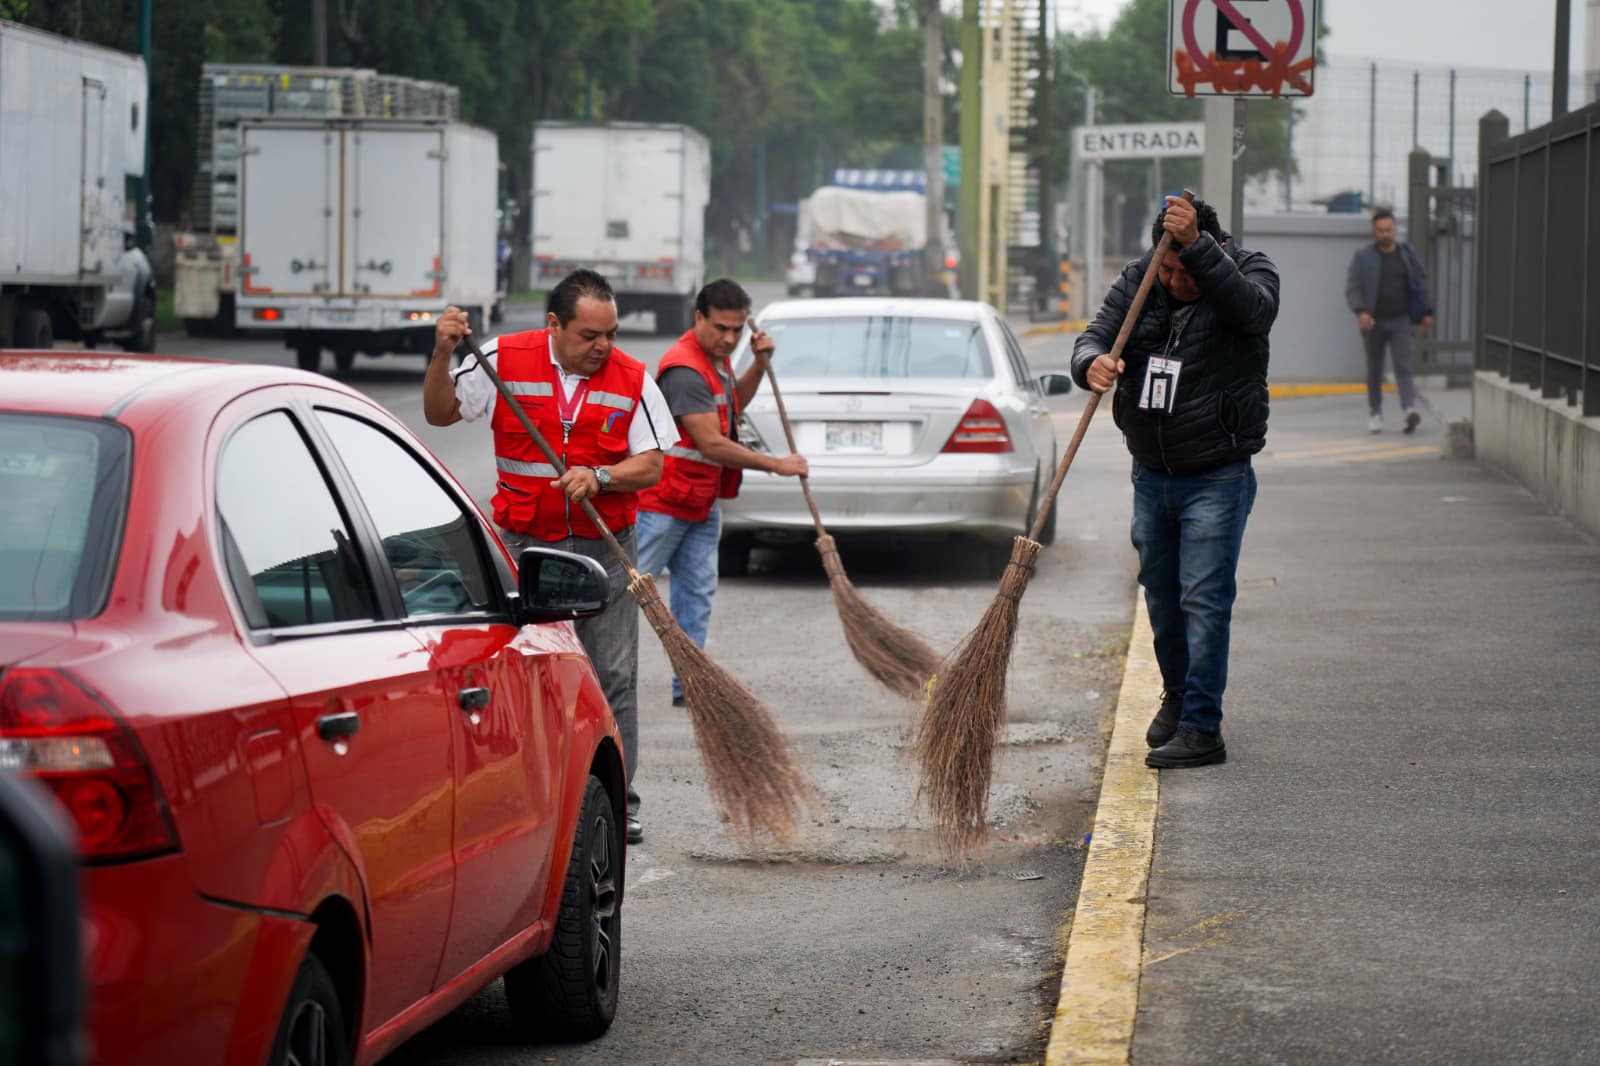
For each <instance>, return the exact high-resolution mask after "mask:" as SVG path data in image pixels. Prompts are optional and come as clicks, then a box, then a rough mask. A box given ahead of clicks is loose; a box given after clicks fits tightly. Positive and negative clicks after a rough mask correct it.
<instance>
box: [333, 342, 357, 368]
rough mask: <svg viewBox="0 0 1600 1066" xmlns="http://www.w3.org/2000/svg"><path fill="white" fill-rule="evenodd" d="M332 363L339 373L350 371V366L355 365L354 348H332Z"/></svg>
mask: <svg viewBox="0 0 1600 1066" xmlns="http://www.w3.org/2000/svg"><path fill="white" fill-rule="evenodd" d="M333 365H334V367H335V368H337V369H338V371H339V373H341V374H348V373H350V368H351V367H353V366H355V365H356V353H355V349H353V348H335V349H334V350H333Z"/></svg>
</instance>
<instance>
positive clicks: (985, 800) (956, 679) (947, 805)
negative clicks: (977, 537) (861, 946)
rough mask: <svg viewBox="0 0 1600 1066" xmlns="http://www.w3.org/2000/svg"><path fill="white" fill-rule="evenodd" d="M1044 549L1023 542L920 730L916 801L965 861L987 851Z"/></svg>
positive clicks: (943, 675)
mask: <svg viewBox="0 0 1600 1066" xmlns="http://www.w3.org/2000/svg"><path fill="white" fill-rule="evenodd" d="M1041 550H1043V546H1042V545H1040V544H1039V543H1038V542H1037V541H1032V540H1028V539H1027V538H1026V537H1018V538H1017V539H1016V541H1015V543H1014V544H1012V546H1011V560H1010V562H1008V563H1007V564H1006V572H1005V574H1004V576H1002V577H1001V579H1000V590H999V592H998V593H997V594H996V595H995V598H994V600H993V601H992V602H991V603H990V604H989V608H988V610H986V611H985V612H984V614H983V618H982V619H981V620H979V622H978V624H977V626H976V627H975V628H974V629H973V630H972V632H971V633H968V634H967V636H966V639H964V640H963V641H962V642H961V643H960V644H959V645H958V646H957V647H956V649H955V651H953V652H951V653H950V656H949V658H947V659H946V660H945V661H944V663H943V664H942V665H941V666H940V667H939V670H938V673H937V674H936V675H935V677H934V679H933V685H932V687H931V690H930V691H929V693H928V704H927V707H926V708H925V709H924V711H923V714H922V721H921V725H920V727H919V729H918V731H917V739H916V744H915V749H914V750H915V752H916V755H917V758H918V760H919V761H920V762H921V764H922V776H921V780H920V782H919V783H918V786H917V796H918V798H919V799H920V798H921V797H922V796H923V795H926V796H927V797H928V806H929V808H930V810H931V812H932V814H933V826H934V835H935V838H936V839H937V840H938V842H939V847H940V849H941V850H942V851H943V852H944V853H945V854H946V855H947V856H949V857H951V858H954V859H956V860H957V861H960V862H966V861H968V860H970V859H971V858H972V857H973V856H975V855H976V854H979V853H981V852H982V850H983V844H984V841H985V838H986V836H987V826H986V824H985V823H986V821H987V814H988V807H989V782H990V778H991V776H992V773H993V769H994V750H995V745H996V744H997V743H998V742H999V740H1000V737H1001V734H1002V733H1003V732H1004V731H1005V724H1006V675H1007V673H1008V671H1009V670H1010V667H1011V647H1012V644H1013V643H1014V642H1015V640H1016V635H1017V610H1018V606H1019V604H1020V602H1021V600H1022V594H1023V593H1024V592H1025V591H1027V588H1028V580H1029V578H1030V577H1032V575H1033V565H1034V561H1035V560H1036V559H1038V557H1039V552H1040V551H1041Z"/></svg>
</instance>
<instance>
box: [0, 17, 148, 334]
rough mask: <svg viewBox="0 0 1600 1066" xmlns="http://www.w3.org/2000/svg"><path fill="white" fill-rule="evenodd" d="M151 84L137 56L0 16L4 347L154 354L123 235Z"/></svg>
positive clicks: (142, 273) (140, 271)
mask: <svg viewBox="0 0 1600 1066" xmlns="http://www.w3.org/2000/svg"><path fill="white" fill-rule="evenodd" d="M147 84H148V83H147V80H146V77H145V66H144V60H143V59H141V58H139V57H138V56H131V55H124V54H123V53H121V52H114V51H112V50H111V49H108V48H100V47H97V46H95V45H90V44H84V43H83V42H81V41H74V40H69V39H67V38H65V37H58V36H56V35H54V34H50V33H44V32H41V31H39V30H34V29H30V28H28V27H26V26H19V25H17V24H16V23H14V22H4V21H0V348H9V347H18V348H48V347H50V346H51V345H52V344H54V343H55V341H56V339H57V338H63V339H69V340H81V341H83V342H84V343H85V344H87V345H89V346H91V347H93V346H94V345H96V344H99V343H101V342H102V341H115V342H117V343H119V344H121V345H122V346H123V347H125V348H128V349H130V350H135V351H145V352H147V351H150V350H151V348H153V347H154V345H155V322H156V289H155V281H154V278H153V277H152V275H151V271H150V261H149V260H148V259H147V258H146V257H145V254H144V253H143V252H142V251H140V250H139V249H138V248H137V247H136V246H135V245H134V242H133V237H132V235H131V233H130V232H129V230H130V228H131V222H132V214H133V210H134V206H135V204H134V194H133V193H132V192H131V191H130V190H131V189H132V188H135V187H136V186H135V185H134V183H135V182H136V181H137V179H138V178H139V177H140V175H142V174H143V173H144V142H145V122H146V121H147V119H148V117H149V115H148V111H147V105H146V100H147V95H148V90H147Z"/></svg>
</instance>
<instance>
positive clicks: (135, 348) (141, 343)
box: [122, 285, 156, 352]
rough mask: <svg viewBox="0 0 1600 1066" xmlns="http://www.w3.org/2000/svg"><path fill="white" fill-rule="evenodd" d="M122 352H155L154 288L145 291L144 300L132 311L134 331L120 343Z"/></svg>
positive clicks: (151, 286) (150, 287) (149, 287)
mask: <svg viewBox="0 0 1600 1066" xmlns="http://www.w3.org/2000/svg"><path fill="white" fill-rule="evenodd" d="M122 349H123V351H128V352H153V351H155V350H156V287H155V286H154V285H150V286H148V287H147V288H146V289H145V292H144V298H143V299H141V300H140V301H139V306H138V307H136V308H135V309H134V329H133V332H132V333H130V334H128V338H127V339H126V340H124V341H123V342H122Z"/></svg>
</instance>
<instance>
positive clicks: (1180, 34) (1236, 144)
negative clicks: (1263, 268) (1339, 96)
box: [1167, 0, 1317, 243]
mask: <svg viewBox="0 0 1600 1066" xmlns="http://www.w3.org/2000/svg"><path fill="white" fill-rule="evenodd" d="M1167 55H1168V57H1169V64H1168V67H1167V91H1168V92H1170V93H1172V94H1173V95H1174V96H1187V97H1191V98H1192V97H1196V96H1204V97H1207V98H1208V99H1207V100H1206V109H1205V127H1206V153H1205V162H1204V164H1203V166H1202V170H1201V174H1202V177H1201V191H1202V192H1204V193H1205V194H1206V197H1207V199H1209V200H1210V201H1211V202H1212V204H1213V205H1214V206H1219V205H1220V204H1224V203H1225V204H1226V207H1227V210H1226V213H1225V215H1224V217H1223V218H1222V224H1223V226H1224V227H1225V228H1227V229H1229V230H1230V231H1231V232H1232V233H1233V236H1234V240H1235V241H1236V242H1241V243H1242V239H1243V234H1244V130H1245V101H1246V99H1248V98H1249V97H1262V98H1270V99H1274V100H1276V99H1281V98H1283V97H1289V98H1291V99H1292V98H1294V97H1299V96H1310V95H1311V94H1312V91H1313V88H1314V79H1315V76H1316V67H1317V58H1316V57H1317V3H1316V0H1172V5H1171V15H1170V18H1169V19H1168V37H1167ZM1230 97H1231V99H1229V98H1230ZM1290 165H1292V160H1291V163H1290ZM1224 190H1226V200H1223V198H1222V195H1221V194H1222V193H1223V191H1224ZM1219 213H1222V212H1221V210H1220V206H1219Z"/></svg>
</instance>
